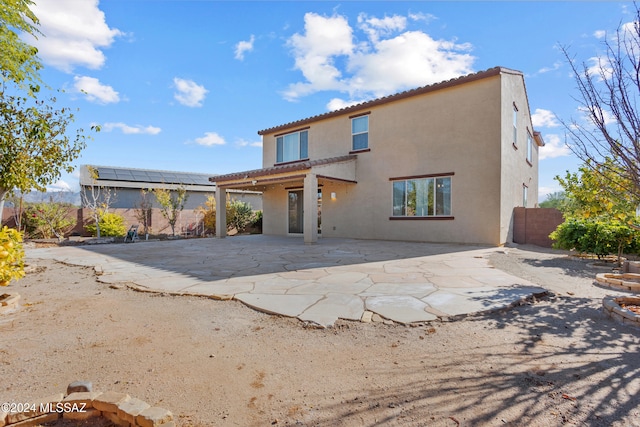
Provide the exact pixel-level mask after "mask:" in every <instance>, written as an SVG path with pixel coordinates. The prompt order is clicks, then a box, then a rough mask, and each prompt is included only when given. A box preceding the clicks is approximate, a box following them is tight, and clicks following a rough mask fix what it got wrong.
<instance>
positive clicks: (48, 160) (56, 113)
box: [0, 93, 86, 213]
mask: <svg viewBox="0 0 640 427" xmlns="http://www.w3.org/2000/svg"><path fill="white" fill-rule="evenodd" d="M54 103H55V98H53V99H50V100H47V101H46V102H45V101H39V100H35V101H33V100H29V99H27V98H25V97H20V96H7V95H4V94H2V93H0V123H2V126H0V213H1V210H2V209H1V207H2V204H3V203H4V199H5V197H6V196H7V194H10V193H12V192H13V191H14V189H18V190H19V191H20V192H21V193H23V194H25V193H28V192H29V191H31V190H32V189H36V190H39V191H45V190H46V186H47V185H48V184H51V183H52V182H55V181H56V180H57V179H59V178H60V175H61V173H62V172H63V171H66V172H69V173H70V172H72V171H73V169H74V167H73V166H72V165H71V162H72V161H73V160H75V159H76V158H77V157H78V156H79V155H80V152H81V151H82V150H83V149H84V147H85V146H86V143H85V139H86V138H85V136H84V135H83V130H82V129H78V130H77V131H76V135H75V139H74V140H73V141H72V140H70V138H69V136H68V133H67V126H68V125H69V123H71V122H72V121H73V120H74V117H73V114H72V113H71V112H70V110H69V109H67V108H62V109H61V110H55V109H54V108H53V107H52V105H53V104H54Z"/></svg>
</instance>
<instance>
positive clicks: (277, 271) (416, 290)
mask: <svg viewBox="0 0 640 427" xmlns="http://www.w3.org/2000/svg"><path fill="white" fill-rule="evenodd" d="M500 250H503V249H501V248H491V247H480V246H464V245H449V244H428V243H415V242H386V241H385V242H381V241H373V240H354V239H327V238H323V239H320V240H319V241H318V243H317V244H314V245H305V244H304V243H303V241H302V239H301V238H295V237H274V236H263V235H255V236H234V237H230V238H226V239H184V240H171V241H161V242H159V241H157V242H138V243H135V244H126V245H123V244H106V245H86V246H61V247H49V248H40V249H35V248H27V249H26V255H27V261H28V262H34V261H35V260H37V259H55V260H57V261H62V262H66V263H68V264H73V265H82V266H94V267H96V271H99V272H100V273H101V275H99V276H98V280H100V281H102V282H105V283H109V284H115V283H125V284H128V285H130V286H132V287H134V288H136V289H144V290H148V291H152V292H167V293H174V294H190V295H192V294H195V295H203V296H208V297H216V298H219V299H230V298H233V299H236V300H238V301H241V302H243V303H244V304H246V305H248V306H250V307H253V308H255V309H257V310H261V311H264V312H267V313H272V314H279V315H283V316H290V317H297V318H299V319H301V320H304V321H307V322H313V323H317V324H318V325H320V326H331V325H333V324H334V323H335V322H336V320H337V319H350V320H357V319H360V318H361V317H362V315H363V313H364V312H365V310H369V311H372V312H374V313H377V314H378V315H380V316H382V317H384V318H386V319H390V320H393V321H396V322H399V323H405V324H406V323H412V322H425V321H432V320H435V319H437V318H438V317H443V318H445V317H451V316H460V315H471V314H474V313H478V312H486V311H490V310H498V309H502V308H505V307H509V306H510V305H512V304H514V303H515V302H518V301H520V300H522V299H523V298H528V297H531V296H532V295H536V294H542V293H544V292H545V290H544V289H542V288H540V287H537V286H535V285H534V284H532V283H530V282H528V281H526V280H524V279H521V278H518V277H515V276H512V275H509V274H507V273H505V272H503V271H500V270H498V269H495V268H493V267H492V266H491V265H490V264H489V261H488V257H489V256H490V255H491V254H492V253H494V252H495V251H500Z"/></svg>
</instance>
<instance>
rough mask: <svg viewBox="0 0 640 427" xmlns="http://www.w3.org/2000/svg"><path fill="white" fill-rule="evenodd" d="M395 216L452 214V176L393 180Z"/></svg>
mask: <svg viewBox="0 0 640 427" xmlns="http://www.w3.org/2000/svg"><path fill="white" fill-rule="evenodd" d="M393 216H408V217H430V216H451V177H450V176H443V177H438V178H435V177H434V178H416V179H403V180H397V181H393Z"/></svg>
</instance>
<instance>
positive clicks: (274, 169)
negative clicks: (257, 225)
mask: <svg viewBox="0 0 640 427" xmlns="http://www.w3.org/2000/svg"><path fill="white" fill-rule="evenodd" d="M357 157H358V156H357V155H355V154H348V155H346V156H338V157H329V158H326V159H318V160H304V161H301V162H293V163H285V164H280V165H276V166H271V167H268V168H263V169H253V170H250V171H244V172H234V173H230V174H226V175H218V176H213V177H211V178H209V181H211V182H215V183H218V182H224V181H234V180H236V179H248V178H255V177H258V176H265V175H276V174H279V173H287V172H296V171H300V170H306V169H311V168H312V167H313V166H320V165H328V164H331V163H339V162H346V161H347V160H354V159H356V158H357Z"/></svg>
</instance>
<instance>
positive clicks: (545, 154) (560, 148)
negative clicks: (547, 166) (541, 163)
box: [538, 134, 571, 160]
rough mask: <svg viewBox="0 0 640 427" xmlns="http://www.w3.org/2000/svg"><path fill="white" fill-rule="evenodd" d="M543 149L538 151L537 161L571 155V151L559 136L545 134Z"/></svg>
mask: <svg viewBox="0 0 640 427" xmlns="http://www.w3.org/2000/svg"><path fill="white" fill-rule="evenodd" d="M544 142H545V145H544V147H540V149H539V152H538V153H539V157H538V159H539V160H544V159H553V158H556V157H564V156H570V155H571V149H570V148H569V146H568V145H567V144H565V143H564V142H563V141H562V139H561V138H560V136H559V135H556V134H547V135H545V136H544Z"/></svg>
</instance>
